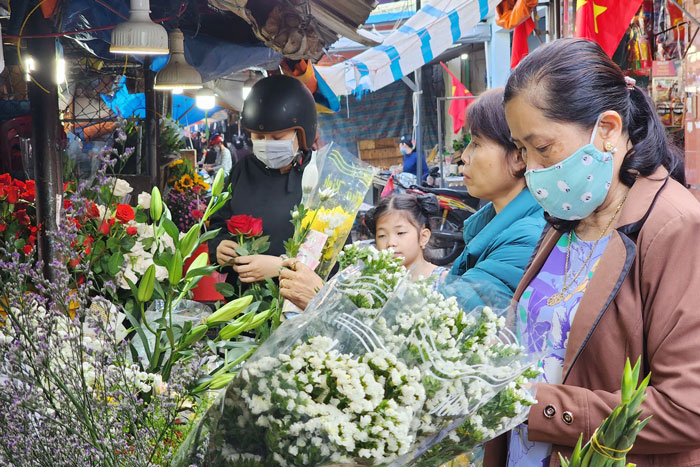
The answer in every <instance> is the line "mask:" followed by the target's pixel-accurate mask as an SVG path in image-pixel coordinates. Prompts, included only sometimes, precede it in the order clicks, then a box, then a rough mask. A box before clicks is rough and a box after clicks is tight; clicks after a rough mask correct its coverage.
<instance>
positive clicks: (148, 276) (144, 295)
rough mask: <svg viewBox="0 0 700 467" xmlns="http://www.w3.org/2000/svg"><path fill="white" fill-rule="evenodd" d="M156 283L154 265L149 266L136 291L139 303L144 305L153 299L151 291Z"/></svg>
mask: <svg viewBox="0 0 700 467" xmlns="http://www.w3.org/2000/svg"><path fill="white" fill-rule="evenodd" d="M155 282H156V265H155V264H151V265H150V266H149V267H148V269H146V273H145V274H144V275H143V277H142V278H141V283H140V284H139V288H138V290H137V291H136V299H137V300H138V301H139V302H141V303H146V302H147V301H149V300H150V299H151V297H153V290H154V289H155Z"/></svg>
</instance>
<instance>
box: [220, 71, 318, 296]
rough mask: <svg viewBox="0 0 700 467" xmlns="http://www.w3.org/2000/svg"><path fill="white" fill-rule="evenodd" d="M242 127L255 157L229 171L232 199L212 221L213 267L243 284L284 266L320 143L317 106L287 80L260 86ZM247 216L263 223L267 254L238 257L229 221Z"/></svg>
mask: <svg viewBox="0 0 700 467" xmlns="http://www.w3.org/2000/svg"><path fill="white" fill-rule="evenodd" d="M242 125H243V127H244V128H245V129H246V130H247V131H249V132H250V135H251V140H252V146H253V156H252V157H244V158H243V159H241V160H240V161H239V162H238V163H237V164H236V165H235V166H234V167H233V169H232V170H231V175H230V177H229V182H230V184H231V200H230V201H229V202H228V203H227V205H226V206H225V207H224V208H222V209H221V210H220V211H219V212H218V213H217V214H216V215H215V216H213V218H212V225H211V228H212V229H216V228H221V232H220V233H219V235H218V236H217V237H216V238H214V239H212V240H211V241H210V242H209V252H210V253H209V254H210V259H211V262H212V263H217V264H219V265H221V266H224V269H223V271H224V272H228V273H229V274H228V277H227V282H229V283H232V284H233V283H235V281H236V279H240V281H241V282H243V283H244V284H250V283H253V282H259V281H261V280H264V279H265V278H268V277H270V278H275V277H277V276H278V275H279V271H280V268H281V266H282V258H281V255H282V254H284V251H285V250H284V242H285V241H286V240H287V239H289V238H291V237H292V235H293V234H294V228H293V226H292V224H291V222H290V220H291V211H292V209H294V207H295V206H296V205H298V204H299V203H300V202H301V195H302V191H301V178H302V174H303V171H304V169H305V168H306V166H307V165H308V163H309V160H310V158H311V146H312V144H313V142H314V140H315V138H316V129H317V115H316V103H315V102H314V98H313V96H312V95H311V92H310V91H309V90H308V89H307V88H306V86H304V84H303V83H301V81H299V80H297V79H295V78H292V77H289V76H284V75H277V76H270V77H268V78H265V79H262V80H260V81H258V82H257V83H256V84H255V86H253V88H252V89H251V91H250V94H249V95H248V97H247V98H246V100H245V103H244V105H243V115H242ZM242 214H247V215H250V216H253V217H257V218H260V219H262V221H263V235H269V236H270V249H269V250H268V252H267V254H265V255H250V256H245V257H239V255H238V254H237V253H236V251H235V248H236V247H237V245H236V243H235V242H234V241H233V240H232V237H231V235H230V234H229V232H228V231H227V229H226V220H227V219H229V218H230V217H231V216H234V215H242Z"/></svg>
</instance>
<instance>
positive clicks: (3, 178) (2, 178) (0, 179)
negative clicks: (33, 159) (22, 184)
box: [0, 173, 12, 185]
mask: <svg viewBox="0 0 700 467" xmlns="http://www.w3.org/2000/svg"><path fill="white" fill-rule="evenodd" d="M0 183H2V184H3V185H9V184H10V183H12V178H11V177H10V174H8V173H4V174H2V175H0Z"/></svg>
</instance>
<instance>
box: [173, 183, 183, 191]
mask: <svg viewBox="0 0 700 467" xmlns="http://www.w3.org/2000/svg"><path fill="white" fill-rule="evenodd" d="M174 186H175V189H176V190H177V191H179V192H180V193H184V192H185V190H183V189H182V185H180V182H175V185H174Z"/></svg>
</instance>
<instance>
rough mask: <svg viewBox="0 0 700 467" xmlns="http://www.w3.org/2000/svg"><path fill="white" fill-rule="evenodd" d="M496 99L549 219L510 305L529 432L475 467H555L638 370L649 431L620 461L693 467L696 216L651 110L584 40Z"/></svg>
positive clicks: (699, 409) (699, 212)
mask: <svg viewBox="0 0 700 467" xmlns="http://www.w3.org/2000/svg"><path fill="white" fill-rule="evenodd" d="M504 101H505V108H506V116H507V119H508V124H509V126H510V129H511V132H512V137H513V141H514V142H515V144H516V145H517V146H518V148H519V149H520V150H521V153H522V154H523V156H524V158H525V161H526V164H527V172H526V180H527V183H528V188H529V189H530V191H531V192H532V194H533V196H535V199H536V200H537V201H538V202H539V203H540V204H541V205H542V207H543V208H544V210H545V212H546V213H547V215H548V221H549V226H548V227H549V229H548V230H547V229H546V230H545V233H544V235H543V237H542V238H541V240H540V243H539V246H538V248H537V250H536V253H535V255H534V257H533V259H532V260H531V263H530V266H529V267H528V269H527V270H526V272H525V275H524V277H523V279H522V281H521V283H520V285H519V287H518V290H517V291H516V293H515V296H514V303H515V304H517V307H518V316H519V317H520V322H519V326H520V332H521V336H522V339H523V343H524V344H525V345H527V346H528V347H530V348H531V349H537V348H540V347H542V346H544V348H545V357H544V359H543V370H544V374H543V375H542V379H541V381H540V382H538V383H537V400H538V403H537V404H536V405H534V406H533V407H532V408H531V410H530V413H529V419H528V422H527V424H524V425H521V426H520V427H518V428H516V429H515V430H513V431H511V432H510V433H509V434H507V435H504V436H503V437H501V438H499V439H497V440H495V441H492V442H491V443H489V444H488V445H487V448H486V455H485V460H484V465H485V466H488V467H490V466H502V465H509V466H523V467H529V466H538V467H539V466H543V465H545V466H546V465H552V466H555V465H559V460H558V456H557V452H561V453H562V454H563V455H565V456H569V455H570V454H571V451H572V447H573V446H574V445H575V444H576V441H577V440H578V437H579V435H580V434H581V433H583V436H584V438H586V439H588V438H589V437H590V436H591V435H592V434H593V431H594V430H595V429H596V428H597V427H598V425H599V424H600V423H601V422H602V421H603V419H604V418H605V417H607V416H608V415H609V414H610V412H611V411H612V409H613V408H614V407H615V406H616V405H617V404H618V403H619V401H620V386H621V376H622V371H623V368H624V363H625V360H626V359H627V358H629V359H630V360H632V361H633V362H634V361H636V359H637V358H638V357H641V358H642V362H643V369H644V373H647V372H651V373H652V376H651V383H650V385H649V389H648V392H647V399H646V401H645V402H644V405H643V408H644V414H643V417H646V416H648V415H653V418H652V419H651V421H650V422H649V424H648V425H647V426H646V427H645V428H644V430H642V432H641V433H640V435H639V437H638V438H637V442H636V443H635V446H634V448H633V449H632V451H631V452H630V453H629V454H628V456H627V460H628V461H629V462H633V463H636V464H637V465H638V466H639V467H647V466H700V203H698V201H697V200H696V199H695V198H694V197H693V196H692V195H691V194H690V193H689V192H688V190H686V188H685V187H684V186H683V185H682V183H683V182H684V172H683V166H682V163H681V162H680V158H679V157H678V155H677V154H676V150H675V149H673V148H672V147H671V146H670V145H669V144H668V142H667V139H666V135H665V133H664V128H663V126H662V125H661V123H660V121H659V120H658V118H657V116H656V113H655V111H654V108H653V106H652V104H651V102H650V101H649V99H648V97H647V96H646V94H645V93H644V92H643V91H642V90H641V89H640V88H639V87H637V86H635V85H634V82H633V81H632V80H630V79H629V78H625V77H624V75H623V74H622V72H621V71H620V69H619V68H618V66H617V65H616V64H615V63H613V62H612V61H611V60H610V59H609V58H608V56H607V55H606V54H605V53H604V52H603V51H602V50H601V49H600V47H599V46H598V45H597V44H595V43H592V42H588V41H584V40H579V39H562V40H558V41H554V42H552V43H550V44H547V45H545V46H542V47H540V48H538V49H537V50H536V51H535V52H534V53H533V54H531V55H529V56H528V57H527V58H525V59H524V60H523V61H522V62H521V64H520V65H519V66H518V67H517V68H516V69H515V70H514V72H513V74H512V75H511V77H510V79H509V81H508V85H507V87H506V90H505V96H504ZM679 182H680V183H679Z"/></svg>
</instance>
